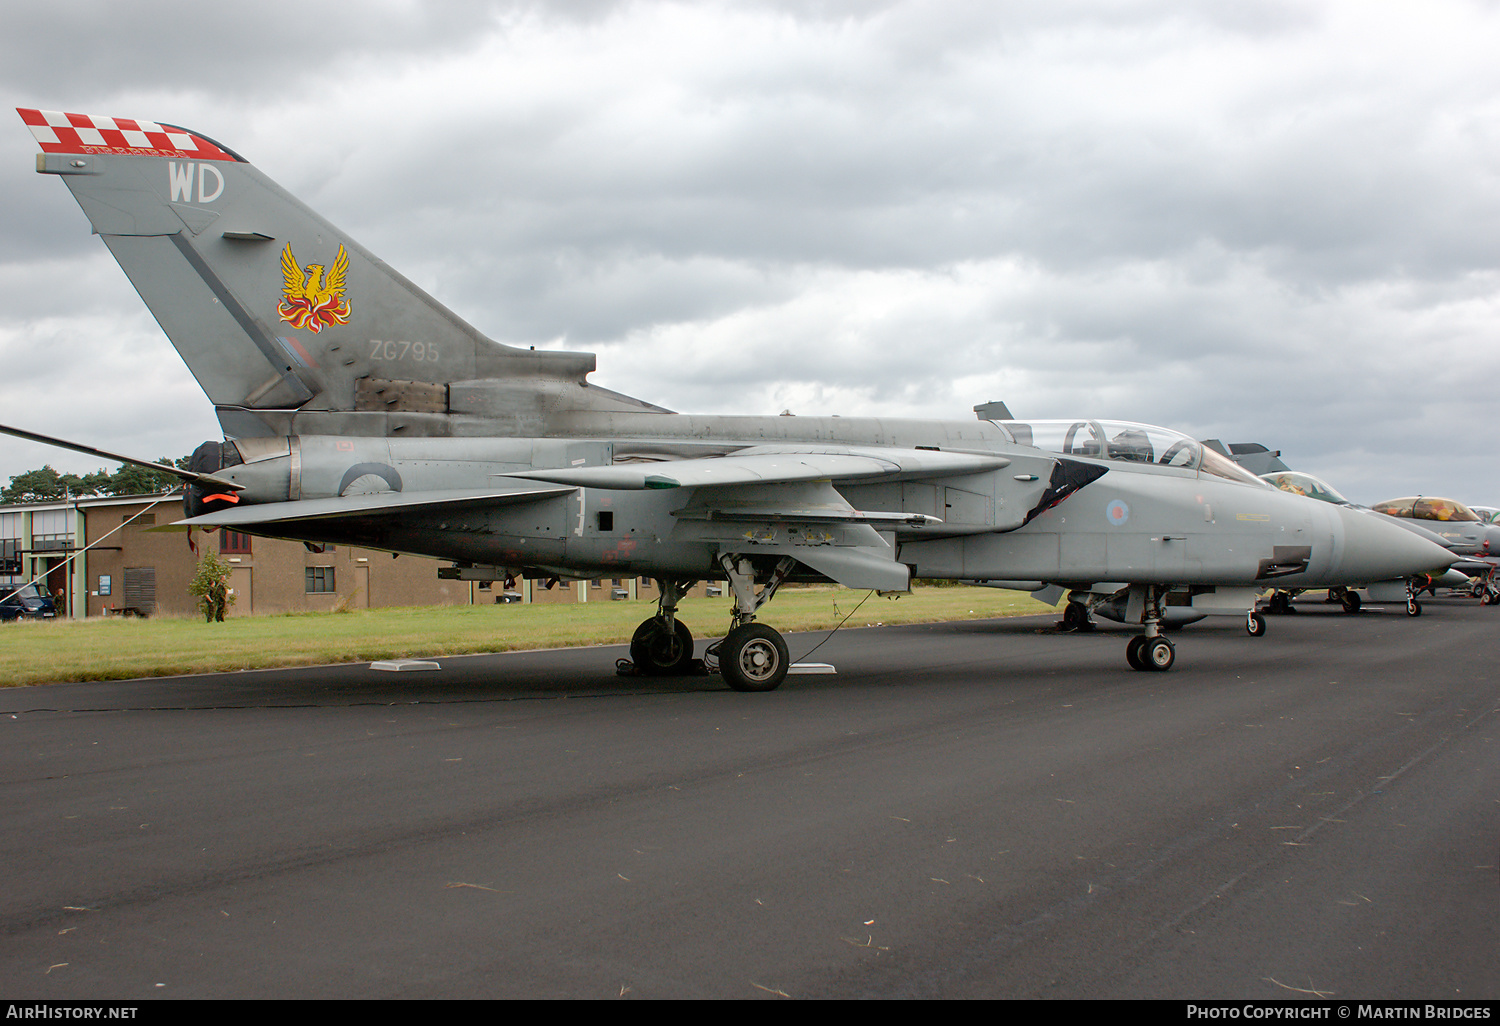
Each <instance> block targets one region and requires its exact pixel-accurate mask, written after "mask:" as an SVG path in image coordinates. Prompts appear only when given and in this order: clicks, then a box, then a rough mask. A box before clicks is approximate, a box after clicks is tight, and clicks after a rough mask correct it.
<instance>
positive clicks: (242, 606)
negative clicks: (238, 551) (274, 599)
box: [224, 566, 255, 616]
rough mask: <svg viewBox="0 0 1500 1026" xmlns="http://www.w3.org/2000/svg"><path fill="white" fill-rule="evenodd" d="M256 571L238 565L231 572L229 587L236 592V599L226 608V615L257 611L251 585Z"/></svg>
mask: <svg viewBox="0 0 1500 1026" xmlns="http://www.w3.org/2000/svg"><path fill="white" fill-rule="evenodd" d="M254 573H255V571H254V570H252V569H251V568H250V567H248V566H237V567H235V568H234V569H233V570H231V571H230V572H229V588H230V590H231V591H233V592H234V601H233V602H232V603H230V605H229V608H228V609H227V610H225V612H224V615H225V616H249V615H251V614H252V613H254V612H255V603H254V601H253V599H252V596H253V595H254V590H253V588H252V587H251V585H252V583H253V581H252V575H253V574H254Z"/></svg>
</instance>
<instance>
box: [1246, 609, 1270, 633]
mask: <svg viewBox="0 0 1500 1026" xmlns="http://www.w3.org/2000/svg"><path fill="white" fill-rule="evenodd" d="M1245 633H1246V634H1248V635H1250V636H1251V637H1252V638H1259V637H1261V636H1262V635H1264V634H1265V633H1266V618H1265V617H1264V616H1262V615H1261V614H1259V613H1251V614H1250V615H1249V616H1247V617H1246V618H1245Z"/></svg>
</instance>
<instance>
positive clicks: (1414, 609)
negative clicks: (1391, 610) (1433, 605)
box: [1406, 599, 1422, 616]
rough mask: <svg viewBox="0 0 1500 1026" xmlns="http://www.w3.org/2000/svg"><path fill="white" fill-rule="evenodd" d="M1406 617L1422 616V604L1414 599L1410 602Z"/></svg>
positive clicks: (1407, 605)
mask: <svg viewBox="0 0 1500 1026" xmlns="http://www.w3.org/2000/svg"><path fill="white" fill-rule="evenodd" d="M1406 615H1407V616H1421V615H1422V603H1420V602H1418V601H1417V600H1416V599H1412V600H1411V601H1410V602H1408V603H1407V604H1406Z"/></svg>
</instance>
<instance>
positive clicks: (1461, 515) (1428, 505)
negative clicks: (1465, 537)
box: [1370, 495, 1480, 523]
mask: <svg viewBox="0 0 1500 1026" xmlns="http://www.w3.org/2000/svg"><path fill="white" fill-rule="evenodd" d="M1370 508H1371V509H1373V510H1374V511H1375V512H1376V513H1385V514H1388V515H1390V516H1393V517H1407V518H1410V519H1412V520H1446V521H1450V522H1469V523H1474V522H1478V521H1479V520H1480V516H1479V514H1478V513H1475V512H1474V511H1473V510H1472V509H1470V508H1469V507H1467V506H1465V505H1464V504H1463V503H1461V502H1458V501H1456V500H1454V499H1437V498H1432V497H1430V496H1426V495H1417V496H1411V497H1408V498H1405V499H1388V500H1386V501H1385V502H1377V503H1376V504H1375V505H1373V506H1371V507H1370Z"/></svg>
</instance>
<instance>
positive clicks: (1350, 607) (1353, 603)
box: [1340, 591, 1360, 613]
mask: <svg viewBox="0 0 1500 1026" xmlns="http://www.w3.org/2000/svg"><path fill="white" fill-rule="evenodd" d="M1340 601H1341V602H1343V604H1344V612H1346V613H1357V612H1359V606H1360V600H1359V592H1357V591H1346V592H1344V596H1343V598H1342V599H1340Z"/></svg>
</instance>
